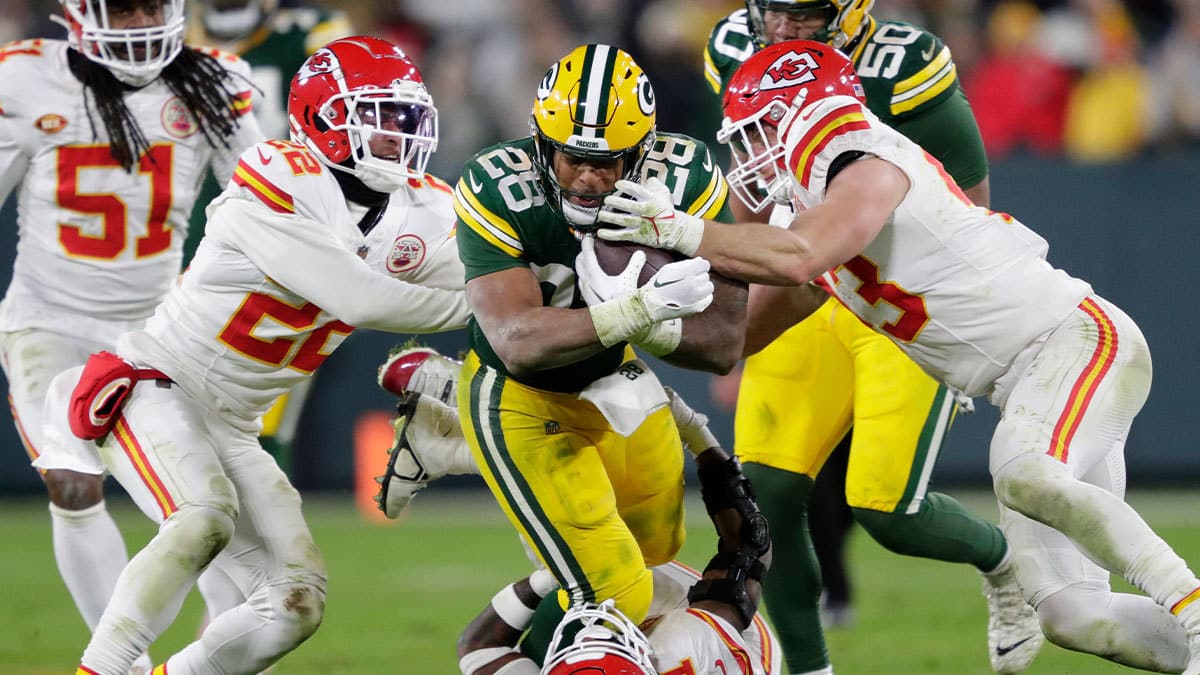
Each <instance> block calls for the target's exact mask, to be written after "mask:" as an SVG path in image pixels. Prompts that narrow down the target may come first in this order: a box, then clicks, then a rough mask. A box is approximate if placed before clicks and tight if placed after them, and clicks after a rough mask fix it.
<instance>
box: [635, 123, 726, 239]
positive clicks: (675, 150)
mask: <svg viewBox="0 0 1200 675" xmlns="http://www.w3.org/2000/svg"><path fill="white" fill-rule="evenodd" d="M649 178H658V179H659V180H661V181H662V182H663V183H664V184H665V185H666V186H667V189H669V190H670V191H671V197H672V199H673V201H674V202H675V206H676V207H677V208H679V209H680V210H682V211H686V212H687V213H690V214H692V215H695V216H700V217H701V218H706V219H709V220H719V221H721V222H726V223H727V222H731V221H732V218H733V216H732V213H731V212H730V210H729V183H727V182H726V181H725V175H724V174H723V173H721V168H720V166H718V165H717V162H716V160H715V159H714V158H713V155H712V152H710V151H709V149H708V146H707V145H705V144H704V143H702V142H701V141H698V140H696V139H695V138H692V137H691V136H685V135H683V134H671V133H665V132H663V133H659V134H658V137H657V138H656V139H655V141H654V146H653V147H652V148H651V149H650V152H648V153H647V154H646V159H645V160H644V161H643V162H642V180H643V181H644V180H646V179H649Z"/></svg>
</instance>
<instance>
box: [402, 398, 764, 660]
mask: <svg viewBox="0 0 1200 675" xmlns="http://www.w3.org/2000/svg"><path fill="white" fill-rule="evenodd" d="M422 398H423V399H424V398H427V397H422ZM670 398H671V412H672V414H673V415H674V417H675V419H676V423H677V425H678V426H679V432H680V436H681V437H682V438H683V442H684V444H685V445H686V446H687V447H688V448H689V449H692V450H695V449H696V448H701V447H703V448H705V449H704V450H702V451H700V452H699V453H698V454H696V462H697V465H698V466H699V476H700V483H701V490H702V493H703V496H704V501H705V506H706V507H707V509H708V512H709V515H710V516H712V518H713V523H714V524H715V525H716V528H717V534H718V537H719V541H718V546H717V551H718V552H717V555H716V556H714V557H713V559H712V561H711V562H710V563H709V565H708V569H706V570H705V572H704V574H703V575H701V574H700V573H697V572H696V571H694V570H691V569H689V568H687V567H686V566H684V565H681V564H679V563H677V562H670V563H667V564H665V565H659V566H657V567H654V568H652V569H651V573H652V574H653V579H654V582H653V583H654V595H653V598H652V600H651V604H650V609H649V611H648V613H647V618H646V620H645V621H643V622H642V623H641V625H640V626H638V625H635V624H634V623H633V622H631V621H630V620H629V619H628V618H626V617H625V615H624V614H622V613H621V612H620V610H618V609H616V607H615V606H614V605H613V602H612V601H611V600H607V601H604V602H601V603H599V604H591V603H588V604H581V605H576V606H574V607H572V608H570V609H569V610H567V613H566V616H564V617H563V618H562V620H561V621H560V622H559V624H558V625H557V627H556V628H555V629H554V632H553V635H552V636H550V637H549V643H548V644H546V643H545V639H546V636H541V637H540V640H541V644H538V642H539V636H538V635H537V631H536V630H533V631H529V633H528V634H526V631H527V629H528V628H529V626H530V624H531V623H534V614H535V609H536V607H537V606H538V605H539V604H540V603H541V602H543V598H545V600H544V601H545V602H548V603H554V604H557V599H556V598H553V597H551V598H547V597H546V596H548V595H549V593H550V591H552V590H554V589H555V588H557V587H558V585H557V583H556V582H555V580H554V578H553V577H552V576H551V575H550V574H549V573H548V572H546V570H545V569H539V570H538V571H536V572H534V573H533V574H532V575H531V576H530V577H527V578H526V579H522V580H521V581H518V582H516V583H514V584H509V585H508V586H506V587H505V588H503V589H501V590H500V591H499V592H498V593H496V595H495V596H494V597H493V598H492V601H491V603H490V604H489V605H488V606H487V607H485V608H484V609H483V611H482V612H481V613H480V614H479V615H478V616H477V617H476V618H475V619H473V620H472V621H471V623H470V624H469V625H468V626H467V628H466V629H465V630H464V631H463V633H462V635H461V636H460V637H459V640H458V656H459V670H460V671H461V672H462V673H463V675H538V673H543V674H545V675H572V674H573V673H627V674H630V675H639V674H645V675H654V674H665V675H697V674H699V673H726V674H728V675H733V674H734V673H736V674H737V675H777V674H781V673H782V672H783V665H782V663H783V656H782V653H781V652H780V650H779V648H778V646H777V645H778V639H777V638H776V637H775V634H774V632H773V631H772V630H771V629H770V628H769V627H768V626H767V623H766V621H765V619H764V617H763V616H762V615H761V614H759V613H758V612H757V608H758V601H759V596H760V594H761V586H760V584H759V580H760V579H761V577H762V574H763V573H764V572H765V571H766V568H767V567H768V566H769V565H770V558H771V553H770V544H769V536H768V532H767V525H766V520H765V519H764V518H763V517H762V514H761V513H760V512H759V511H758V506H757V505H756V504H755V503H754V497H753V493H752V492H751V491H750V490H749V483H748V482H747V481H746V480H745V478H744V477H741V476H740V470H738V471H734V470H733V468H734V467H736V464H737V460H736V459H733V458H732V457H730V456H729V455H728V454H727V453H726V452H725V451H724V450H722V449H721V448H720V447H719V446H718V444H717V441H716V439H715V438H714V437H713V435H712V433H711V432H710V431H709V430H708V428H707V425H706V423H707V418H706V417H705V416H704V415H699V414H697V413H696V412H695V411H693V410H692V409H691V408H689V407H688V406H687V404H686V403H684V401H683V400H682V399H681V398H679V397H678V396H676V395H674V393H673V392H672V394H671V396H670ZM434 405H439V404H437V403H434ZM446 410H450V409H449V408H446ZM422 454H423V455H424V456H426V457H429V456H430V455H431V454H432V453H431V452H430V448H428V447H426V448H425V452H424V453H422ZM523 635H525V636H526V637H525V641H524V642H523V643H522V645H521V647H520V648H518V647H517V643H518V640H520V639H521V637H522V636H523ZM539 663H540V665H539Z"/></svg>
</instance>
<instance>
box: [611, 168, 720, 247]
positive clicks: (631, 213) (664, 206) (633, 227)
mask: <svg viewBox="0 0 1200 675" xmlns="http://www.w3.org/2000/svg"><path fill="white" fill-rule="evenodd" d="M616 188H617V190H619V191H620V192H618V193H616V194H611V195H609V196H607V197H605V198H604V206H602V207H600V213H599V214H598V215H597V218H598V219H599V220H600V221H601V222H604V223H608V224H610V225H616V226H617V228H615V229H614V228H601V229H600V230H598V231H597V232H596V236H598V237H600V238H601V239H608V240H610V241H632V242H635V243H638V244H645V245H646V246H653V247H655V248H669V249H674V250H676V251H679V252H680V253H682V254H684V255H688V256H691V255H695V254H696V251H697V250H698V249H699V248H700V240H701V239H702V238H703V237H704V219H703V218H699V217H697V216H693V215H691V214H690V213H686V212H684V211H678V210H676V209H675V201H674V200H673V199H672V198H671V191H670V190H668V189H667V186H666V185H663V182H662V181H660V180H659V179H658V178H651V179H649V180H647V181H646V183H645V185H639V184H638V183H635V182H633V181H629V180H619V181H617V183H616ZM620 193H625V194H628V195H630V196H631V197H632V198H626V197H622V196H620Z"/></svg>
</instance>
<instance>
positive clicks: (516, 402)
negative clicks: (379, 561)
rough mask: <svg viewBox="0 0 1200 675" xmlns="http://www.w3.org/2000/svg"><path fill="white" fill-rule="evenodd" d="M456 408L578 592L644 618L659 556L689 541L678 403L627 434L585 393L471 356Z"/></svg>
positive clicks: (487, 473) (526, 527)
mask: <svg viewBox="0 0 1200 675" xmlns="http://www.w3.org/2000/svg"><path fill="white" fill-rule="evenodd" d="M459 382H460V385H459V388H458V409H459V414H460V416H461V418H462V420H463V430H464V432H465V433H466V438H467V443H468V444H469V445H470V446H471V452H472V453H473V454H474V456H475V460H476V462H477V463H478V465H479V469H480V472H481V473H482V474H483V478H484V480H485V481H486V482H487V484H488V487H489V488H490V489H491V491H492V494H493V495H495V497H496V501H498V502H499V503H500V507H501V508H502V509H503V510H504V513H505V514H506V515H507V516H508V519H509V521H510V522H512V524H513V526H514V527H516V528H517V530H518V531H519V532H520V533H521V536H523V537H524V538H525V540H526V542H527V543H529V545H530V547H531V548H532V549H533V550H534V551H535V552H536V553H537V555H538V557H539V558H540V559H541V560H542V562H543V563H545V565H546V567H547V568H548V569H549V570H550V571H551V573H553V574H554V576H555V577H556V578H557V579H558V580H559V582H560V583H561V584H562V586H563V588H564V590H565V591H566V592H567V594H568V596H569V599H570V602H571V603H577V602H601V601H603V600H606V599H608V598H614V599H615V600H616V603H617V607H618V608H619V609H620V610H621V611H622V612H624V613H625V614H626V615H627V616H628V617H629V618H630V619H631V620H632V621H634V622H639V621H641V620H642V619H643V618H645V616H646V612H647V611H648V609H649V607H650V598H651V594H652V591H653V588H652V582H651V576H650V571H649V569H648V567H649V566H654V565H659V564H662V563H665V562H667V561H669V560H671V559H672V558H673V557H674V556H675V554H676V553H677V552H678V551H679V548H680V547H681V546H682V545H683V540H684V528H683V448H682V446H681V444H680V441H679V431H678V429H676V427H675V420H674V419H673V418H672V417H671V412H670V410H669V409H667V408H664V409H662V410H659V411H657V412H655V413H653V414H652V415H650V416H649V417H648V418H647V419H646V421H645V422H644V423H642V425H641V426H640V427H639V428H638V429H637V431H635V432H634V433H633V435H632V436H630V437H628V438H625V437H623V436H621V435H620V434H618V433H616V432H615V431H613V429H612V427H611V426H610V425H609V423H608V421H607V420H606V419H605V418H604V417H603V416H602V415H601V414H600V412H599V411H598V410H597V409H596V407H595V406H594V405H592V404H591V403H589V402H587V401H583V400H581V399H580V398H579V397H578V396H576V395H575V394H564V393H556V392H549V391H543V390H540V389H533V388H531V387H527V386H525V385H523V384H521V383H520V382H517V381H515V380H512V379H509V378H507V377H505V376H504V375H503V374H502V373H499V372H498V371H496V370H494V369H492V368H488V367H486V366H483V365H482V364H481V363H480V361H479V358H478V356H476V354H475V353H474V352H471V353H469V354H468V355H467V357H466V359H465V360H464V362H463V372H462V378H461V379H460V380H459Z"/></svg>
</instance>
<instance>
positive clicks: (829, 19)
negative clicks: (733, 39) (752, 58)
mask: <svg viewBox="0 0 1200 675" xmlns="http://www.w3.org/2000/svg"><path fill="white" fill-rule="evenodd" d="M874 4H875V0H746V14H747V18H748V19H749V21H748V23H749V25H750V34H751V36H752V37H753V39H754V43H755V45H756V46H758V47H759V48H760V49H761V48H763V47H766V46H767V45H769V44H772V43H773V42H774V40H773V36H772V30H771V28H770V27H769V26H768V25H767V24H768V23H769V21H768V17H767V13H768V12H772V13H776V14H786V15H788V17H787V20H792V21H804V20H806V19H807V18H808V17H809V16H811V15H812V14H813V13H821V14H824V15H825V16H826V19H825V25H824V27H823V28H821V29H818V30H817V31H816V32H815V33H813V34H812V35H811V36H797V37H800V38H803V39H808V40H816V41H818V42H824V43H827V44H830V45H833V46H834V47H837V48H838V49H841V48H844V47H845V46H846V45H848V44H850V42H851V41H852V40H854V38H856V37H858V35H859V34H860V33H861V32H862V29H863V27H864V26H866V24H867V20H868V18H869V14H870V11H871V7H872V6H873V5H874ZM772 18H774V19H775V20H778V19H779V17H772Z"/></svg>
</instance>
